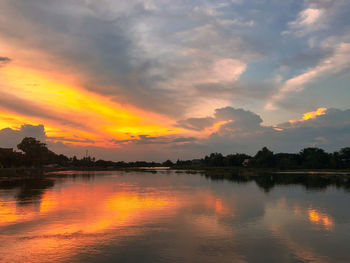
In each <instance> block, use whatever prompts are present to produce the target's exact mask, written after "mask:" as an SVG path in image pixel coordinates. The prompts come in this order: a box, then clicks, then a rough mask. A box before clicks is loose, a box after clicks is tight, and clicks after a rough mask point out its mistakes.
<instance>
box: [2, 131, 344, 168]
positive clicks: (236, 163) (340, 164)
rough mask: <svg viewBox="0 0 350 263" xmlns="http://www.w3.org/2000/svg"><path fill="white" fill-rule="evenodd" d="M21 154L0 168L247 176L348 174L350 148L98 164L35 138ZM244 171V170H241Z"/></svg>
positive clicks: (12, 154)
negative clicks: (261, 173) (313, 172)
mask: <svg viewBox="0 0 350 263" xmlns="http://www.w3.org/2000/svg"><path fill="white" fill-rule="evenodd" d="M17 148H18V151H16V150H13V149H8V148H0V167H1V168H7V169H13V168H31V169H38V168H46V169H50V168H51V169H59V168H61V169H75V168H76V169H119V168H134V167H161V166H162V167H170V168H173V169H190V170H200V169H205V170H208V171H213V172H215V171H218V169H219V170H220V171H225V170H227V171H232V169H240V170H244V173H246V174H247V173H250V172H252V173H254V172H255V171H256V169H259V170H261V171H264V170H266V171H271V170H274V171H276V170H300V169H311V170H314V169H322V170H329V169H331V170H349V169H350V147H345V148H342V149H341V150H340V151H338V152H333V153H327V152H325V151H324V150H323V149H320V148H315V147H311V148H305V149H302V150H301V151H300V152H299V153H273V152H272V151H270V150H269V149H268V148H266V147H264V148H262V149H261V150H260V151H258V152H257V153H256V154H255V155H254V156H250V155H247V154H242V153H234V154H229V155H226V156H224V155H223V154H221V153H211V154H210V155H207V156H205V157H204V158H202V159H193V160H177V161H176V162H175V163H173V162H172V161H170V160H167V161H165V162H162V163H159V162H145V161H137V162H124V161H119V162H115V161H106V160H101V159H100V160H96V159H95V158H94V157H90V156H85V157H83V158H81V159H79V158H77V157H76V156H73V157H67V156H65V155H63V154H56V153H54V152H52V151H51V150H49V149H48V148H47V146H46V144H45V143H42V142H40V141H38V140H37V139H35V138H32V137H26V138H24V139H23V140H22V141H21V142H20V143H19V144H18V146H17ZM242 168H244V169H242Z"/></svg>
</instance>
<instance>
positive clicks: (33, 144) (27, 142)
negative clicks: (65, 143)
mask: <svg viewBox="0 0 350 263" xmlns="http://www.w3.org/2000/svg"><path fill="white" fill-rule="evenodd" d="M17 148H18V149H19V150H21V151H23V152H24V159H25V162H26V164H27V165H32V166H40V165H43V164H45V163H47V161H48V160H49V155H51V153H52V152H51V151H49V149H48V148H47V147H46V144H45V143H42V142H40V141H38V140H37V139H35V138H33V137H25V138H24V139H23V140H22V142H21V143H20V144H18V145H17Z"/></svg>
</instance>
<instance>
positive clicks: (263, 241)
mask: <svg viewBox="0 0 350 263" xmlns="http://www.w3.org/2000/svg"><path fill="white" fill-rule="evenodd" d="M232 180H234V181H228V180H211V179H210V178H206V177H204V176H201V175H199V174H186V173H176V172H174V171H158V172H157V173H142V172H118V171H116V172H82V173H80V174H78V175H74V173H73V174H72V173H71V174H70V175H59V176H53V175H50V176H48V177H46V178H45V179H22V180H4V179H1V180H0V262H4V263H5V262H26V263H27V262H152V263H153V262H337V263H339V262H350V252H349V251H350V205H349V204H350V192H349V187H348V185H345V186H342V185H341V184H339V183H338V184H336V186H335V185H329V184H320V185H319V184H316V185H314V184H311V185H310V182H308V183H305V182H302V181H300V180H298V183H293V182H290V181H289V180H288V182H287V183H281V182H277V181H274V182H273V184H272V185H271V180H274V178H272V177H271V178H270V177H268V180H267V181H266V180H265V181H266V182H265V183H262V181H257V182H255V181H247V180H241V179H239V178H236V179H232ZM268 181H269V182H268Z"/></svg>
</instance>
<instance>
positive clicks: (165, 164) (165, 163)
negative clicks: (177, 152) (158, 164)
mask: <svg viewBox="0 0 350 263" xmlns="http://www.w3.org/2000/svg"><path fill="white" fill-rule="evenodd" d="M173 165H174V163H173V162H172V161H170V160H166V161H165V162H163V166H166V167H171V166H173Z"/></svg>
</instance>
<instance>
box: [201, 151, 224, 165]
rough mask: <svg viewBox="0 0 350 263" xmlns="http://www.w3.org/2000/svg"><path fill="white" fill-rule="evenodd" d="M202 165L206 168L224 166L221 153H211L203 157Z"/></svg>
mask: <svg viewBox="0 0 350 263" xmlns="http://www.w3.org/2000/svg"><path fill="white" fill-rule="evenodd" d="M204 163H205V164H206V165H207V166H224V156H223V155H222V154H221V153H211V154H210V155H209V156H205V158H204Z"/></svg>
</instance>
